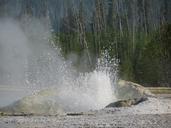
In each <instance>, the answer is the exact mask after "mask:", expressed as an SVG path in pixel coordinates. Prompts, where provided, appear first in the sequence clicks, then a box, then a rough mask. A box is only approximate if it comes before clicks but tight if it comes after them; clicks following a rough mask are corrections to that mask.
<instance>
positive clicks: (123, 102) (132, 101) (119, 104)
mask: <svg viewBox="0 0 171 128" xmlns="http://www.w3.org/2000/svg"><path fill="white" fill-rule="evenodd" d="M147 99H148V98H146V97H142V98H137V99H128V100H120V101H117V102H113V103H110V104H109V105H107V106H106V108H110V107H130V106H132V105H137V104H139V103H141V102H144V101H146V100H147Z"/></svg>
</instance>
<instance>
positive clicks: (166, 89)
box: [147, 87, 171, 94]
mask: <svg viewBox="0 0 171 128" xmlns="http://www.w3.org/2000/svg"><path fill="white" fill-rule="evenodd" d="M147 89H148V90H150V91H151V92H152V93H154V94H171V88H169V87H147Z"/></svg>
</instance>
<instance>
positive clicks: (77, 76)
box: [0, 17, 117, 113]
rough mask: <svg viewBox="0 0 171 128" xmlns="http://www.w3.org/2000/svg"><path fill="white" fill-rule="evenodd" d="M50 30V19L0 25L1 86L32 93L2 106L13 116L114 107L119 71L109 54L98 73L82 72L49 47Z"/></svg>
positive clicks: (7, 21) (100, 61)
mask: <svg viewBox="0 0 171 128" xmlns="http://www.w3.org/2000/svg"><path fill="white" fill-rule="evenodd" d="M49 28H50V27H49V22H48V20H47V19H41V21H40V20H37V19H33V18H29V17H26V19H25V20H22V21H20V22H18V21H14V20H12V19H0V85H4V86H5V85H8V87H11V88H12V87H13V88H16V89H19V88H23V90H24V91H27V92H28V93H24V94H23V93H22V92H23V91H19V92H17V93H16V96H17V94H21V95H20V96H18V97H17V98H15V97H13V98H12V100H9V102H8V101H6V103H3V102H0V103H1V106H5V105H8V107H6V108H8V111H10V109H11V110H12V111H14V112H15V111H17V112H25V111H27V112H28V113H29V111H30V112H31V113H34V112H38V113H49V112H51V113H53V112H58V111H56V110H54V111H53V109H57V107H59V106H60V109H62V110H64V111H87V110H90V109H101V108H104V107H105V106H106V105H108V104H109V103H111V102H113V101H115V94H114V91H115V89H114V86H115V84H116V79H117V68H116V67H117V65H116V63H114V62H115V61H111V62H108V58H107V57H108V56H107V52H105V53H104V54H103V55H102V56H101V58H99V59H98V62H97V65H96V68H95V70H94V71H92V72H85V73H81V72H78V71H77V70H75V68H74V67H73V66H72V61H68V60H65V59H64V58H63V57H62V55H61V54H60V49H59V48H57V47H54V45H53V42H51V41H49V39H50V37H51V34H50V31H49V30H50V29H49ZM70 60H71V59H70ZM111 66H114V67H115V66H116V67H115V68H111ZM42 90H43V91H42ZM45 90H46V91H45ZM37 92H38V93H37ZM44 92H46V93H44ZM42 93H43V94H42ZM8 95H9V93H3V95H2V96H1V97H3V98H5V97H8ZM27 95H31V96H27ZM3 98H2V99H3ZM2 99H0V100H2ZM2 101H3V100H2ZM12 102H14V103H13V104H12ZM46 106H47V107H46ZM49 107H50V108H49ZM24 108H26V109H24ZM41 109H42V110H41ZM4 110H5V109H4ZM34 110H35V111H34ZM37 110H40V112H39V111H37Z"/></svg>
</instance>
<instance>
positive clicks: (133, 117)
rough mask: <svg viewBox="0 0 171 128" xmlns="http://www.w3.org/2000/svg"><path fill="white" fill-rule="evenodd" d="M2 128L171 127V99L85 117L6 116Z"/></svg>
mask: <svg viewBox="0 0 171 128" xmlns="http://www.w3.org/2000/svg"><path fill="white" fill-rule="evenodd" d="M0 128H171V99H170V98H163V97H162V96H160V97H158V98H157V99H156V98H150V99H149V100H148V101H145V102H143V103H140V104H139V105H137V106H132V107H129V108H105V109H103V110H97V111H89V112H85V113H84V114H83V115H72V116H71V115H60V116H8V117H7V116H6V117H5V116H4V117H0Z"/></svg>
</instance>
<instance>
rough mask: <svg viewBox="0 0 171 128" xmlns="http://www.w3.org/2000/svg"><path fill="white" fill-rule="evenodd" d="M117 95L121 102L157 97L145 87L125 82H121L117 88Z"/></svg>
mask: <svg viewBox="0 0 171 128" xmlns="http://www.w3.org/2000/svg"><path fill="white" fill-rule="evenodd" d="M116 95H117V99H119V100H129V99H140V98H147V97H155V95H154V94H152V93H151V92H150V91H149V90H148V89H146V88H145V87H143V86H141V85H139V84H137V83H133V82H130V81H125V80H119V82H118V85H117V86H116Z"/></svg>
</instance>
